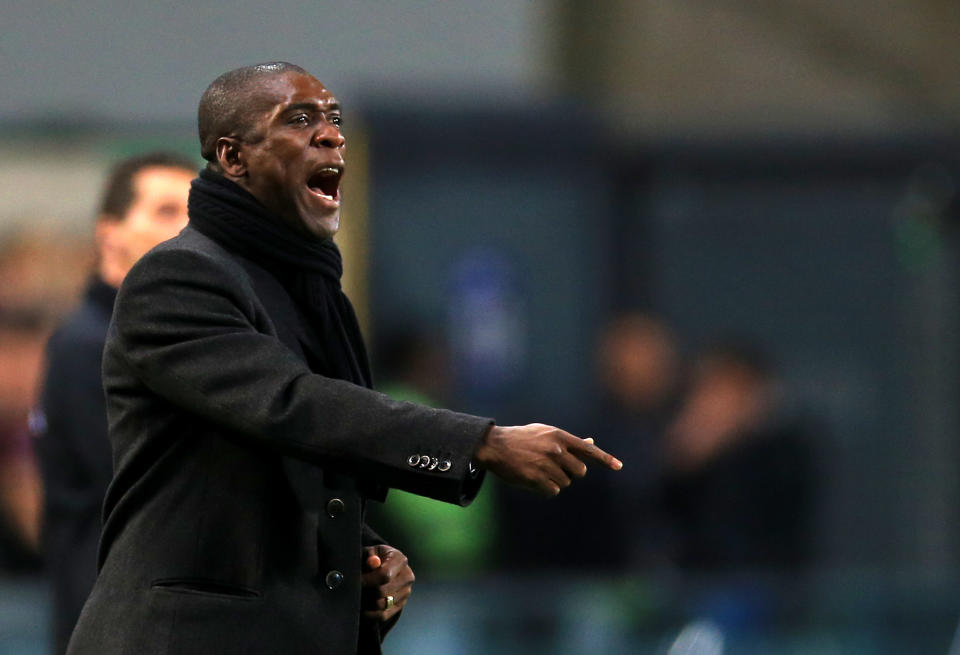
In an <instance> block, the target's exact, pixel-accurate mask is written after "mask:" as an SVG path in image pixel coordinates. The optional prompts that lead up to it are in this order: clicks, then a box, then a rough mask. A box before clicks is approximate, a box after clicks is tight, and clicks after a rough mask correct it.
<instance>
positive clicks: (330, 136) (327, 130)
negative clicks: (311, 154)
mask: <svg viewBox="0 0 960 655" xmlns="http://www.w3.org/2000/svg"><path fill="white" fill-rule="evenodd" d="M346 144H347V140H346V139H344V138H343V135H342V134H340V128H339V127H337V126H336V125H334V124H333V123H328V122H327V121H322V122H321V123H320V127H318V128H317V131H316V132H315V133H314V135H313V145H315V146H318V147H320V148H342V147H343V146H345V145H346Z"/></svg>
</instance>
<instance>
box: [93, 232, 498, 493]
mask: <svg viewBox="0 0 960 655" xmlns="http://www.w3.org/2000/svg"><path fill="white" fill-rule="evenodd" d="M270 325H272V323H271V321H270V317H268V316H266V315H264V314H263V310H262V309H261V308H260V305H259V303H258V302H257V301H256V296H255V295H254V293H253V289H252V287H251V286H250V283H249V281H248V279H247V278H246V276H245V275H243V274H242V269H241V268H240V267H239V265H236V264H235V263H233V262H232V261H230V260H226V259H221V258H217V257H215V256H213V255H211V254H209V253H206V252H201V251H198V250H189V249H183V248H177V249H174V248H163V247H161V248H160V249H156V250H153V251H151V253H149V254H148V255H147V256H146V257H144V258H143V259H142V260H141V261H140V262H139V263H138V264H137V265H136V266H135V267H134V268H133V269H132V270H131V272H130V273H129V274H128V276H127V278H126V280H125V281H124V284H123V286H122V288H121V291H120V294H119V296H118V298H117V303H116V306H115V309H114V323H113V326H112V327H111V331H110V335H109V337H108V343H107V349H108V351H110V350H117V351H118V354H119V356H120V359H122V360H123V361H124V362H125V363H126V366H127V367H128V368H129V369H130V372H132V374H133V375H134V377H136V378H137V379H138V380H140V382H141V383H142V384H144V385H145V386H146V387H148V388H149V389H150V390H151V391H152V392H153V393H155V394H157V395H159V396H161V397H163V398H165V399H167V400H169V401H170V402H171V403H173V404H174V405H176V406H178V407H179V408H181V409H183V410H186V411H188V412H191V413H194V414H196V415H198V416H200V417H202V418H204V419H206V420H208V421H210V422H212V423H214V424H215V425H217V426H218V427H220V428H222V429H224V431H225V433H226V434H227V435H229V436H231V437H235V438H237V439H243V440H246V441H248V442H254V443H255V444H256V445H257V446H258V447H263V448H265V449H269V450H271V451H274V452H277V453H279V454H282V455H287V456H291V457H294V458H297V459H301V460H304V461H308V462H311V463H314V464H316V465H319V466H322V467H331V468H335V469H336V470H339V471H344V472H346V473H348V474H353V475H358V476H361V477H365V478H368V479H372V480H375V481H376V482H378V483H380V484H383V485H385V486H389V487H395V488H398V489H403V490H405V491H409V492H411V493H415V494H419V495H423V496H428V497H431V498H435V499H437V500H443V501H446V502H451V503H458V504H467V503H469V502H470V500H472V499H473V497H474V496H475V495H476V492H477V491H478V490H479V487H480V483H481V481H482V473H481V474H480V475H476V474H475V472H474V471H473V470H472V465H471V464H470V458H471V456H472V454H473V451H474V449H475V447H476V445H477V443H478V442H479V440H480V439H481V438H482V437H483V435H484V434H485V432H486V431H487V430H488V429H489V426H490V425H492V421H491V420H490V419H485V418H480V417H476V416H470V415H466V414H460V413H456V412H451V411H447V410H438V409H431V408H428V407H424V406H421V405H416V404H412V403H405V402H398V401H394V400H391V399H390V398H388V397H387V396H385V395H383V394H380V393H377V392H374V391H371V390H369V389H366V388H364V387H361V386H358V385H355V384H352V383H350V382H346V381H343V380H336V379H331V378H327V377H324V376H321V375H317V374H314V373H312V372H311V371H310V370H309V369H308V368H307V365H306V364H305V363H304V362H303V361H302V360H301V359H300V358H299V357H298V356H297V355H296V354H295V353H294V352H293V351H291V350H290V349H289V348H287V347H286V346H285V345H284V344H283V343H282V342H281V341H280V340H279V339H278V338H277V337H276V336H273V335H272V334H270V333H269V332H270V330H269V328H268V326H270ZM104 373H105V378H106V379H107V383H108V385H109V379H108V378H109V371H108V370H107V369H106V368H105V371H104ZM421 463H423V465H422V466H421Z"/></svg>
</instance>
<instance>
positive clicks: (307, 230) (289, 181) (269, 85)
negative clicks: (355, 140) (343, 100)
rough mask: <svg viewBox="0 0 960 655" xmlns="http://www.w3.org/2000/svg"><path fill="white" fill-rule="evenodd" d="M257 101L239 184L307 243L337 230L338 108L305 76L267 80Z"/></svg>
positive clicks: (329, 95)
mask: <svg viewBox="0 0 960 655" xmlns="http://www.w3.org/2000/svg"><path fill="white" fill-rule="evenodd" d="M261 98H262V99H263V100H264V101H266V104H267V105H268V106H269V109H268V110H267V111H266V112H264V113H263V114H261V115H260V117H259V118H258V120H257V123H256V133H257V134H258V135H259V136H260V137H261V138H260V140H258V141H256V142H255V143H245V144H243V145H242V151H243V153H244V155H245V164H246V174H245V176H244V177H243V178H242V179H241V180H238V181H239V182H240V183H241V184H243V186H245V187H246V188H247V190H249V191H250V193H252V194H253V195H254V197H256V198H257V200H259V201H260V202H261V203H262V204H263V205H264V206H265V207H266V208H267V209H268V210H269V211H270V212H271V213H272V214H274V215H275V216H277V217H278V218H279V219H280V220H282V221H283V222H284V223H286V224H287V225H289V226H290V227H291V228H293V229H294V230H296V231H297V232H298V233H300V234H301V235H303V236H305V237H307V238H310V239H325V238H330V237H333V235H334V234H336V233H337V230H338V229H339V228H340V200H341V197H340V180H341V179H342V177H343V170H344V160H343V153H344V147H345V142H344V139H343V136H341V134H340V105H339V103H337V100H336V98H334V97H333V94H332V93H330V92H329V91H328V90H327V89H326V88H325V87H324V86H323V84H321V83H320V82H318V81H317V80H316V79H314V78H313V77H311V76H309V75H302V74H298V73H288V74H285V75H278V76H275V77H272V78H269V81H268V82H266V83H265V84H264V87H263V90H262V95H261Z"/></svg>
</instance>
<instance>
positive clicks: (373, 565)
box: [367, 555, 383, 570]
mask: <svg viewBox="0 0 960 655" xmlns="http://www.w3.org/2000/svg"><path fill="white" fill-rule="evenodd" d="M382 563H383V562H382V561H381V560H380V556H379V555H370V557H368V558H367V568H369V569H370V570H373V569H379V568H380V565H381V564H382Z"/></svg>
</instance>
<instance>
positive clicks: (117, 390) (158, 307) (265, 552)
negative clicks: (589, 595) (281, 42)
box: [69, 63, 620, 655]
mask: <svg viewBox="0 0 960 655" xmlns="http://www.w3.org/2000/svg"><path fill="white" fill-rule="evenodd" d="M340 124H341V112H340V106H339V104H338V103H337V100H336V98H335V97H334V96H333V94H332V93H330V91H328V90H327V89H326V87H324V86H323V84H321V83H320V82H319V81H317V80H316V79H315V78H314V77H312V76H311V75H310V74H309V73H307V72H306V71H305V70H303V69H302V68H300V67H298V66H294V65H291V64H287V63H270V64H261V65H256V66H250V67H246V68H240V69H237V70H234V71H230V72H228V73H225V74H224V75H221V76H220V77H219V78H217V79H216V80H214V82H213V83H212V84H211V85H210V86H209V87H208V88H207V90H206V92H205V93H204V95H203V98H202V99H201V101H200V109H199V132H200V144H201V154H202V155H203V157H204V158H205V159H206V160H207V162H208V165H207V167H206V168H205V169H204V170H203V171H201V173H200V176H199V178H198V179H197V180H195V181H194V182H193V187H192V189H191V191H190V201H189V214H190V224H189V226H188V227H187V228H186V229H185V230H184V231H183V232H182V233H181V234H180V236H178V237H177V238H176V239H173V240H172V241H169V242H167V243H165V244H163V245H161V246H159V247H158V248H156V249H154V250H153V251H151V252H150V253H148V254H147V255H146V256H145V257H144V258H143V259H142V260H141V261H140V262H139V263H138V264H137V265H136V266H135V267H134V268H133V270H132V271H131V272H130V274H129V275H128V276H127V278H126V280H125V281H124V284H123V287H122V288H121V290H120V294H119V296H118V298H117V304H116V307H115V313H114V319H113V324H112V326H111V329H110V333H109V335H108V339H107V346H106V350H105V353H104V368H103V372H104V387H105V390H106V395H107V409H108V414H109V418H110V438H111V443H112V446H113V449H114V462H115V467H114V469H115V470H114V479H113V482H112V483H111V486H110V490H109V491H108V494H107V499H106V503H105V507H104V516H105V523H104V528H103V536H102V539H101V545H100V576H99V578H98V579H97V583H96V585H95V586H94V590H93V593H92V594H91V596H90V599H89V600H88V601H87V604H86V606H85V608H84V611H83V614H82V615H81V618H80V622H79V625H78V627H77V629H76V631H75V633H74V635H73V639H72V641H71V644H70V650H69V652H70V653H72V654H73V655H87V654H94V653H96V654H97V655H112V654H118V655H119V654H120V653H138V654H143V655H150V654H154V653H156V654H161V653H163V654H168V655H191V654H194V653H196V654H201V653H202V654H203V655H209V654H210V653H248V654H251V655H253V654H259V653H264V654H267V653H284V654H285V655H299V654H301V653H302V654H303V655H308V654H309V655H316V654H317V653H337V654H338V655H340V654H347V653H379V652H380V639H381V637H382V635H383V634H384V633H385V632H386V630H387V629H388V628H389V627H390V626H391V625H392V624H393V622H394V621H395V620H396V618H397V614H398V612H399V611H400V609H401V608H402V607H403V605H404V603H405V602H406V599H407V596H408V595H409V593H410V585H411V583H412V581H413V573H412V572H411V571H410V568H409V566H408V565H407V563H406V558H405V557H404V556H403V555H402V554H401V553H400V552H399V551H397V550H395V549H393V548H390V547H389V546H387V545H385V544H383V542H382V540H381V539H380V538H379V537H378V536H377V535H376V533H374V532H373V531H372V530H370V529H369V528H368V527H367V526H366V525H365V524H364V521H363V518H364V507H365V503H366V502H367V501H368V500H382V499H383V498H384V496H385V494H386V491H387V489H388V488H391V487H394V488H397V489H403V490H405V491H409V492H412V493H415V494H420V495H423V496H428V497H430V498H434V499H437V500H442V501H447V502H450V503H456V504H460V505H466V504H468V503H469V502H470V500H471V499H472V498H473V497H474V496H475V495H476V493H477V491H478V490H479V488H480V485H481V483H482V481H483V477H484V473H485V471H490V472H491V473H494V474H496V475H498V476H500V477H502V478H503V479H505V480H506V481H508V482H512V483H515V484H519V485H523V486H526V487H529V488H531V489H533V490H539V491H541V492H543V493H546V494H551V495H552V494H556V493H559V491H560V490H561V488H563V487H566V486H568V485H569V484H570V482H571V479H572V478H574V477H579V476H582V475H584V474H585V472H586V464H585V461H591V462H596V463H599V464H602V465H603V466H605V467H609V468H612V469H619V468H620V463H619V462H618V461H617V460H616V459H614V458H613V457H612V456H611V455H608V454H607V453H605V452H603V451H602V450H600V449H599V448H597V447H596V446H595V445H594V444H593V443H592V441H590V440H585V439H579V438H577V437H575V436H573V435H570V434H568V433H566V432H564V431H562V430H559V429H557V428H553V427H550V426H546V425H541V424H532V425H526V426H514V427H502V426H497V425H495V424H494V423H493V421H491V420H490V419H485V418H479V417H475V416H469V415H466V414H458V413H455V412H450V411H445V410H436V409H430V408H426V407H423V406H419V405H415V404H410V403H403V402H396V401H392V400H390V399H389V398H388V397H386V396H384V395H381V394H378V393H376V392H374V391H372V390H371V389H370V384H371V383H370V372H369V367H368V364H367V357H366V352H365V349H364V345H363V340H362V338H361V335H360V330H359V328H358V325H357V321H356V317H355V316H354V313H353V309H352V308H351V306H350V303H349V301H348V300H347V298H346V296H344V294H343V292H342V291H341V289H340V274H341V271H342V265H341V260H340V252H339V251H338V249H337V247H336V246H335V245H334V243H333V240H332V239H333V236H334V235H335V234H336V232H337V230H338V228H339V226H340V201H341V196H340V181H341V178H342V176H343V172H344V146H345V143H344V138H343V135H342V134H341V132H340Z"/></svg>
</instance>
